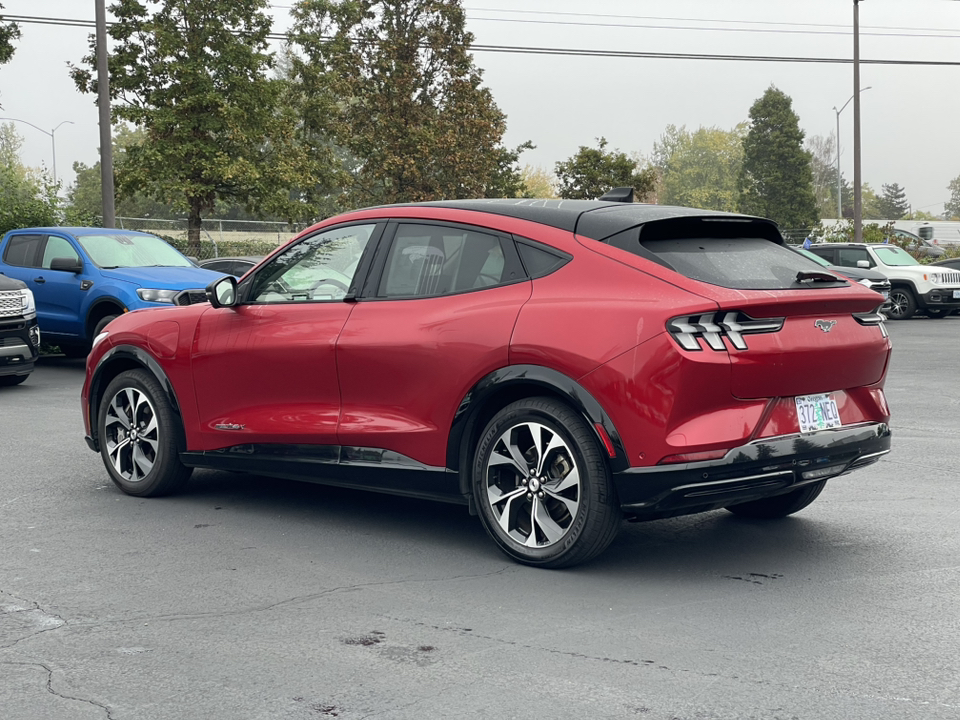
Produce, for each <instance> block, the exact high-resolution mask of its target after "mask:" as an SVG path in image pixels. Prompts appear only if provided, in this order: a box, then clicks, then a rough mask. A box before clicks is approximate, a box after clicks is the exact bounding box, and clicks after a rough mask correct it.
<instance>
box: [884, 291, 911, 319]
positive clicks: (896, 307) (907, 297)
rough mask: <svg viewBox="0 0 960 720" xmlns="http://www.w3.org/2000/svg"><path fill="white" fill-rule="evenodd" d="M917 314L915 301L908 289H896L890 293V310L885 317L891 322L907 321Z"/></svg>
mask: <svg viewBox="0 0 960 720" xmlns="http://www.w3.org/2000/svg"><path fill="white" fill-rule="evenodd" d="M916 312H917V299H916V298H915V297H914V296H913V292H911V291H910V289H909V288H904V287H897V288H894V289H893V290H891V291H890V309H889V310H887V317H888V318H890V319H891V320H909V319H910V318H912V317H913V316H914V313H916Z"/></svg>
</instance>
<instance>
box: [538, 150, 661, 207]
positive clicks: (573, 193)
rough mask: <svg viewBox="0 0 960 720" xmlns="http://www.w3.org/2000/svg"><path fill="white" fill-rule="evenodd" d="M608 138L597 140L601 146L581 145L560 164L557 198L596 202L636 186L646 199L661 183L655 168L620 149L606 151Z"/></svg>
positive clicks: (640, 196)
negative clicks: (613, 191) (611, 192)
mask: <svg viewBox="0 0 960 720" xmlns="http://www.w3.org/2000/svg"><path fill="white" fill-rule="evenodd" d="M607 144H608V143H607V140H606V138H602V137H601V138H597V147H595V148H590V147H586V146H585V145H581V146H580V149H579V150H578V151H577V152H576V154H575V155H573V156H572V157H569V158H567V159H566V160H563V161H561V162H558V163H557V164H556V169H555V172H556V175H557V185H558V188H557V195H559V196H560V197H562V198H564V199H567V200H595V199H597V198H598V197H600V196H601V195H603V194H604V193H606V192H608V191H609V190H611V189H612V188H615V187H633V188H634V189H635V190H636V195H637V197H639V198H643V197H644V196H646V195H647V194H649V193H651V192H652V191H653V190H654V188H655V186H656V181H657V173H656V171H655V170H654V169H653V168H649V167H648V168H643V169H641V168H640V167H639V166H638V163H637V161H636V160H633V159H631V158H630V157H629V156H628V155H627V154H626V153H623V152H620V151H619V150H610V151H608V150H607V149H606V147H607Z"/></svg>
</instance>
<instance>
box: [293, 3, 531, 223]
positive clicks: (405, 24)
mask: <svg viewBox="0 0 960 720" xmlns="http://www.w3.org/2000/svg"><path fill="white" fill-rule="evenodd" d="M291 14H292V16H293V18H294V25H293V29H292V31H291V40H292V43H293V45H294V47H295V48H296V49H297V50H298V53H297V54H295V55H293V67H294V72H295V74H296V76H297V78H298V79H299V81H300V82H301V83H302V87H303V92H304V99H305V103H306V104H305V112H304V113H303V116H302V117H303V122H304V125H305V127H306V128H307V129H308V130H309V131H310V132H312V133H313V134H314V135H315V136H317V137H322V138H327V139H328V140H329V141H330V142H331V143H332V144H333V145H335V146H337V147H339V148H342V149H343V150H344V151H345V153H346V154H347V155H348V156H349V157H350V158H352V159H353V160H354V161H355V162H354V165H353V167H352V168H349V172H347V173H346V174H345V176H344V177H343V179H344V181H345V185H344V197H343V201H344V204H345V205H346V206H349V207H355V206H358V205H371V204H381V203H394V202H415V201H423V200H438V199H441V198H473V197H484V196H487V195H488V194H491V193H493V194H496V193H511V192H518V191H519V189H520V188H519V185H518V184H517V182H516V181H517V179H518V178H519V169H518V168H517V167H516V157H517V156H518V155H519V152H520V151H521V150H522V149H523V147H524V146H521V147H520V148H518V149H517V150H516V151H513V150H506V149H505V148H504V147H503V145H502V139H503V133H504V130H505V129H506V120H505V118H504V115H503V113H502V112H501V111H500V109H499V108H498V107H497V105H496V103H495V102H494V100H493V96H492V95H491V93H490V90H489V89H487V88H485V87H483V86H482V84H481V80H482V72H481V71H480V69H479V68H477V67H476V65H475V64H474V61H473V57H472V56H471V55H470V53H469V48H470V44H471V43H472V42H473V35H472V34H471V33H469V32H467V30H466V29H465V13H464V10H463V7H462V2H461V0H350V1H349V2H346V1H343V0H299V1H298V2H296V3H295V4H294V5H293V8H292V10H291Z"/></svg>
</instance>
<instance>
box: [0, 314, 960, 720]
mask: <svg viewBox="0 0 960 720" xmlns="http://www.w3.org/2000/svg"><path fill="white" fill-rule="evenodd" d="M887 325H888V329H889V331H890V335H891V338H892V340H893V343H894V357H893V361H892V366H891V368H890V372H889V376H888V381H887V398H888V400H889V402H890V405H891V406H892V408H893V413H894V419H893V422H892V425H893V429H894V433H895V435H894V450H893V452H892V453H891V454H890V455H889V456H887V457H886V458H885V459H883V460H882V461H881V462H880V463H878V464H876V465H874V466H872V467H870V468H867V469H865V470H862V471H859V472H857V473H854V474H852V475H849V476H846V477H843V478H839V479H836V480H833V481H831V482H830V483H828V485H827V489H826V490H825V491H824V493H823V495H821V497H820V499H818V500H817V501H816V502H815V503H814V504H813V505H811V506H810V507H809V508H807V509H806V510H804V511H803V512H801V513H800V514H798V515H796V516H794V517H792V518H788V519H786V520H782V521H776V522H773V523H765V522H761V521H752V520H744V519H738V518H736V517H734V516H733V515H731V514H729V513H725V512H722V511H721V512H715V513H709V514H704V515H697V516H691V517H684V518H676V519H671V520H661V521H656V522H650V523H643V524H632V525H626V526H625V527H624V529H623V531H622V532H621V534H620V536H619V537H618V539H617V540H616V541H615V543H614V544H613V545H612V546H611V547H610V549H609V550H607V551H606V553H604V554H603V555H602V556H601V557H600V558H599V559H598V560H596V561H594V562H593V563H591V564H589V565H587V566H584V567H578V568H575V569H573V570H566V571H545V570H536V569H531V568H527V567H522V566H519V565H515V564H514V563H512V562H510V561H509V560H507V559H506V558H505V557H504V556H502V555H501V554H500V553H499V552H498V551H497V549H496V548H495V546H494V545H493V543H492V542H491V541H490V540H489V539H488V538H487V537H486V535H485V534H484V532H483V529H482V528H481V526H480V523H479V522H478V521H477V519H476V518H471V517H469V516H468V515H467V513H466V510H465V509H463V508H460V507H455V506H448V505H443V504H436V503H429V502H423V501H416V500H409V499H400V498H393V497H387V496H378V495H374V494H369V493H362V492H355V491H348V490H341V489H336V488H328V487H323V486H319V485H309V484H298V483H293V482H286V481H280V480H271V479H266V478H260V477H252V476H241V475H232V474H227V473H219V472H210V471H203V472H200V471H198V472H197V473H196V474H195V475H194V479H193V480H192V482H191V483H190V485H189V486H188V489H187V491H186V492H185V493H184V494H182V495H180V496H177V497H172V498H164V499H155V500H140V499H136V498H132V497H128V496H126V495H123V494H122V493H120V492H119V491H118V490H117V489H116V488H115V487H114V486H113V485H112V483H110V481H109V480H108V478H107V475H106V472H105V471H104V469H103V467H102V465H101V462H100V458H99V456H97V455H94V454H93V453H91V452H89V451H88V450H87V449H86V447H85V445H84V443H83V439H82V438H83V430H82V425H81V420H80V408H79V392H80V386H81V383H82V379H83V365H82V362H81V361H71V360H66V359H63V358H45V359H43V360H42V361H41V365H40V366H39V368H38V369H37V370H36V372H35V373H34V374H33V375H32V376H31V377H30V379H29V380H28V381H27V382H26V383H25V384H24V385H21V386H18V387H15V388H3V389H0V666H2V668H0V717H2V718H3V719H4V720H41V719H44V718H56V719H57V720H61V719H72V718H77V719H85V718H91V719H97V718H111V719H112V720H150V719H153V718H171V719H173V718H177V719H183V718H205V719H215V718H216V719H219V718H223V719H224V720H239V719H244V720H246V719H263V720H268V719H269V720H300V719H302V720H307V719H325V718H338V719H339V720H361V719H362V718H378V719H383V720H388V719H391V720H392V719H401V718H404V719H405V718H410V719H412V718H417V719H420V718H533V717H537V718H630V717H637V718H647V719H656V720H661V719H663V720H680V719H682V720H693V719H701V718H709V719H713V718H723V719H727V718H730V719H733V718H757V719H763V720H776V719H783V720H787V719H793V718H798V719H803V720H806V719H810V720H827V719H829V718H837V719H838V720H839V719H842V720H854V719H857V718H864V719H870V720H876V719H877V718H891V719H893V718H897V719H899V718H924V719H929V718H951V719H954V718H957V717H960V651H958V648H960V560H958V558H960V492H958V490H960V382H958V381H957V376H958V372H957V363H958V357H960V317H950V318H946V319H941V320H929V319H925V318H918V319H915V320H911V321H907V322H892V323H888V324H887Z"/></svg>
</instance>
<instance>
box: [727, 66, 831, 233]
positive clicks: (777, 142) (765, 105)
mask: <svg viewBox="0 0 960 720" xmlns="http://www.w3.org/2000/svg"><path fill="white" fill-rule="evenodd" d="M750 121H751V123H750V130H749V131H748V132H747V137H746V138H745V139H744V141H743V166H742V167H741V170H740V180H739V190H740V209H741V211H742V212H745V213H749V214H752V215H761V216H764V217H768V218H770V219H772V220H775V221H776V222H777V223H779V224H780V226H781V227H783V228H787V229H791V228H809V227H812V226H813V225H815V224H816V223H817V222H819V220H820V213H819V211H818V208H817V200H816V197H815V196H814V192H813V172H812V170H811V164H810V153H808V152H807V151H806V150H804V149H803V137H804V133H803V131H802V130H801V129H800V121H799V118H798V117H797V114H796V113H795V112H794V111H793V101H792V100H791V99H790V97H789V96H787V95H786V94H785V93H783V92H782V91H780V90H778V89H777V88H775V87H774V86H772V85H771V86H770V88H769V89H768V90H767V91H766V92H765V93H764V94H763V96H762V97H761V98H760V99H759V100H757V101H756V102H755V103H754V104H753V107H751V108H750Z"/></svg>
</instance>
